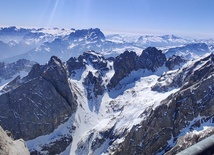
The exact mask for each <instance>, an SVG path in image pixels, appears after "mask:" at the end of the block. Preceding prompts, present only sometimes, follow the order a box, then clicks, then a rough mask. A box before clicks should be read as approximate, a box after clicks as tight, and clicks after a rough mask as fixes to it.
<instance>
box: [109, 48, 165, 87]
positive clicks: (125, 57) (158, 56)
mask: <svg viewBox="0 0 214 155" xmlns="http://www.w3.org/2000/svg"><path fill="white" fill-rule="evenodd" d="M165 62H166V57H165V55H164V54H163V53H162V51H161V50H157V49H156V48H155V47H148V48H146V49H145V50H144V51H143V52H142V54H141V55H140V56H137V54H136V53H135V52H132V51H131V52H129V51H125V52H124V53H122V54H120V55H119V56H117V57H116V58H115V61H114V69H115V74H114V76H113V77H112V79H111V81H110V84H109V88H110V89H111V88H114V87H115V86H116V85H117V84H118V83H119V81H120V80H122V79H123V78H125V77H126V76H127V75H128V74H130V73H131V72H132V71H136V70H139V69H147V70H151V71H152V72H154V71H156V70H157V68H159V67H161V66H163V64H164V63H165Z"/></svg>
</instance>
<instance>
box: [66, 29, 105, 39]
mask: <svg viewBox="0 0 214 155" xmlns="http://www.w3.org/2000/svg"><path fill="white" fill-rule="evenodd" d="M80 38H82V39H85V40H86V41H101V40H104V39H105V36H104V34H103V33H102V32H101V31H100V29H98V28H95V29H92V28H91V29H83V30H76V31H75V32H72V33H71V34H70V35H69V40H71V41H73V40H76V39H80Z"/></svg>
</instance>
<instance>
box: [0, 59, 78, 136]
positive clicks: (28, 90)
mask: <svg viewBox="0 0 214 155" xmlns="http://www.w3.org/2000/svg"><path fill="white" fill-rule="evenodd" d="M72 90H73V89H72V84H71V83H70V82H69V81H68V75H67V70H66V67H65V66H64V65H63V64H62V62H61V61H60V60H59V59H58V58H57V57H52V58H51V60H50V61H49V62H48V64H47V65H43V66H40V65H38V64H36V65H35V66H34V67H33V68H32V70H31V72H30V73H29V74H28V76H26V77H25V78H23V79H22V84H21V85H20V86H18V87H16V88H15V89H13V90H11V91H9V92H7V93H5V94H3V95H1V96H0V106H1V107H2V108H1V109H0V113H1V119H0V123H1V125H2V126H3V127H4V128H5V129H7V130H10V131H11V132H12V134H13V135H14V138H15V139H17V138H23V139H25V140H29V139H33V138H36V137H38V136H40V135H45V134H49V133H51V132H52V131H53V130H54V129H55V128H57V127H58V126H59V125H60V124H62V123H64V122H65V121H66V120H67V119H68V118H69V117H70V116H71V115H72V114H73V113H74V112H75V110H76V107H77V103H76V96H75V93H74V92H73V91H72Z"/></svg>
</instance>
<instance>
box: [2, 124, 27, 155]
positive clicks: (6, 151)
mask: <svg viewBox="0 0 214 155" xmlns="http://www.w3.org/2000/svg"><path fill="white" fill-rule="evenodd" d="M0 154H1V155H30V152H29V151H28V149H27V147H26V144H25V142H24V140H22V139H19V140H13V139H12V138H11V137H9V136H8V135H7V133H6V132H5V131H4V130H3V129H2V128H1V127H0Z"/></svg>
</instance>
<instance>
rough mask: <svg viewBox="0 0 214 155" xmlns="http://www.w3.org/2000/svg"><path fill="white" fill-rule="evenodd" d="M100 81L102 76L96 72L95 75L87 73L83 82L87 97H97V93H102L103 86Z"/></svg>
mask: <svg viewBox="0 0 214 155" xmlns="http://www.w3.org/2000/svg"><path fill="white" fill-rule="evenodd" d="M102 82H103V81H102V77H101V75H100V74H99V73H98V72H97V73H96V76H94V75H93V73H92V72H89V73H88V75H87V76H86V78H85V81H84V82H83V84H84V86H85V88H86V91H87V98H88V99H92V98H97V97H98V95H102V94H103V92H104V90H105V87H104V85H103V84H102Z"/></svg>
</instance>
